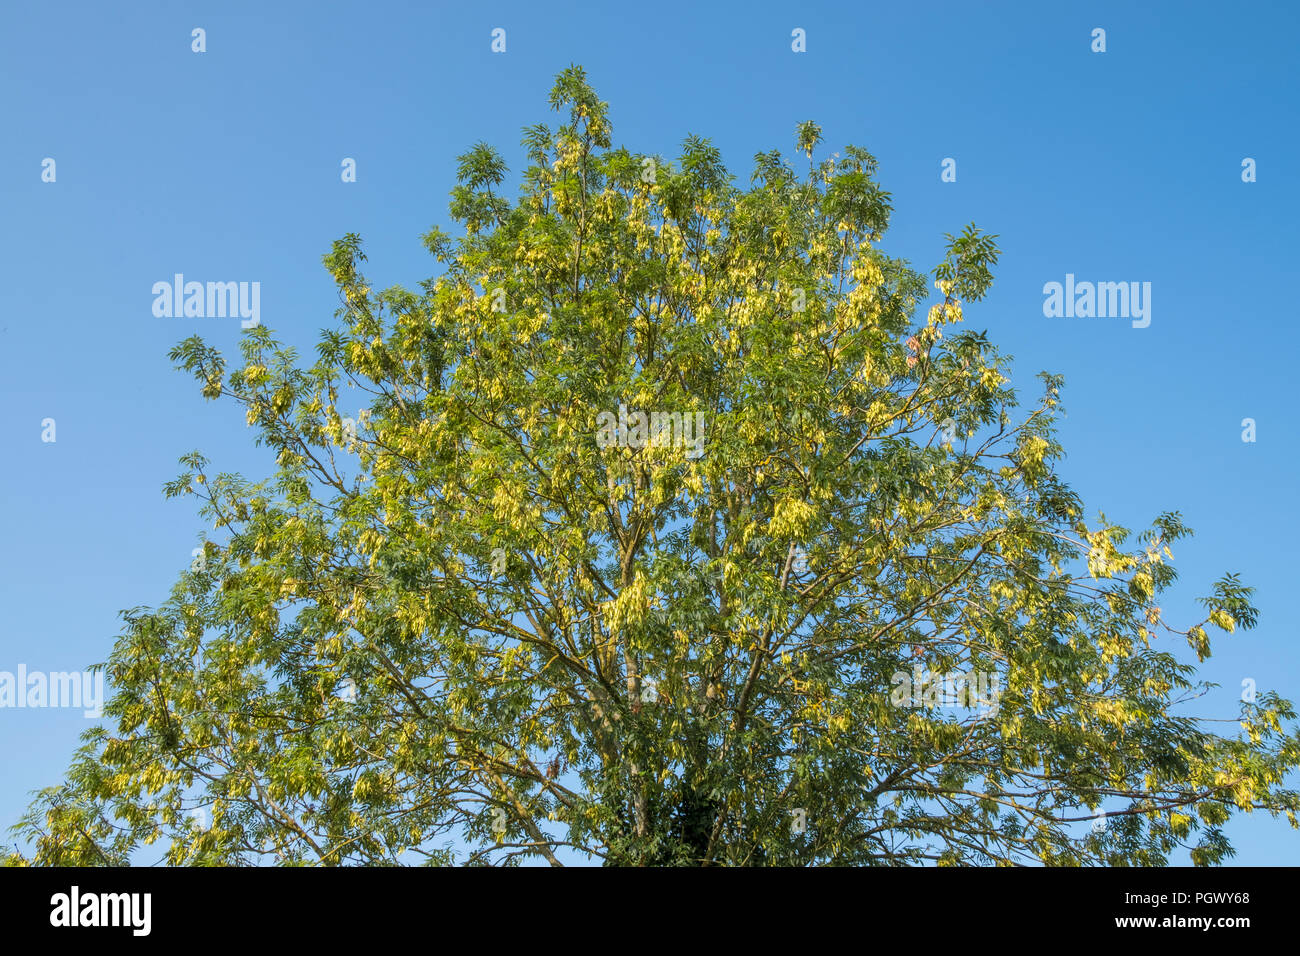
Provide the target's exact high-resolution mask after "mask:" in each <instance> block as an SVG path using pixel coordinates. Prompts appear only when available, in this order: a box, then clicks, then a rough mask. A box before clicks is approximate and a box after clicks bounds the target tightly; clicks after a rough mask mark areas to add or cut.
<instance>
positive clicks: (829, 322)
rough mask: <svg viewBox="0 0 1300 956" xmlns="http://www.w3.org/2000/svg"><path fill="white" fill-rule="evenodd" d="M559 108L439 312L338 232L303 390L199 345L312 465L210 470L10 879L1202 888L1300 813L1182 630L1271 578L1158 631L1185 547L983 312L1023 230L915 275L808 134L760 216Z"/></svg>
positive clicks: (587, 112)
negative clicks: (917, 870)
mask: <svg viewBox="0 0 1300 956" xmlns="http://www.w3.org/2000/svg"><path fill="white" fill-rule="evenodd" d="M550 105H551V107H552V108H553V109H554V110H555V111H557V113H558V114H559V117H560V120H562V123H560V125H558V128H556V129H555V130H552V129H550V128H549V127H548V126H546V125H542V124H539V125H536V126H533V127H529V128H527V129H526V130H525V131H524V138H523V148H524V152H525V153H526V157H527V163H528V165H527V168H526V169H525V170H524V171H523V173H522V176H521V177H519V181H518V184H517V186H518V189H517V197H516V198H515V199H513V200H511V199H510V198H508V196H507V195H506V190H504V189H503V184H504V183H506V180H507V176H508V170H507V166H506V163H505V161H504V160H503V158H502V156H501V154H500V153H499V152H498V151H497V150H496V149H494V148H493V147H491V146H489V145H487V144H483V143H480V144H478V145H475V146H474V147H472V148H471V149H470V150H469V151H468V152H467V153H466V154H465V155H463V156H461V157H460V160H459V166H458V170H457V179H458V185H456V187H455V188H454V189H453V191H452V194H451V204H450V212H451V216H452V218H453V219H454V220H455V221H456V222H458V223H459V224H460V225H461V226H462V227H463V234H462V235H460V236H458V237H452V236H451V235H449V234H448V233H446V232H443V231H442V230H440V229H437V228H435V229H433V230H432V231H430V232H429V233H428V235H427V236H425V239H424V241H425V244H426V246H427V248H428V250H429V251H430V253H432V255H433V256H434V257H435V259H436V260H437V262H438V263H439V264H440V270H439V274H438V276H437V277H436V278H433V279H430V280H428V281H425V282H423V283H421V284H420V286H419V288H418V291H412V290H408V289H406V288H402V287H394V288H390V289H385V290H382V291H376V290H375V289H373V288H372V287H371V286H370V285H369V284H368V282H367V280H366V278H365V276H364V274H363V272H362V268H363V264H364V263H365V261H366V257H365V255H364V253H363V251H362V246H361V241H360V239H359V237H358V236H356V235H348V236H346V237H344V238H343V239H340V240H338V241H337V242H335V243H334V245H333V249H332V251H331V252H330V253H329V254H328V255H326V256H325V257H324V262H325V265H326V267H327V268H328V270H329V272H330V274H331V275H332V276H333V278H334V281H335V282H336V283H337V286H338V289H339V292H340V296H341V300H342V306H341V309H340V311H339V313H338V316H337V318H338V319H339V321H338V323H336V326H335V327H333V328H331V329H327V330H325V331H323V332H322V333H321V335H320V340H319V346H318V355H317V358H316V360H315V362H314V364H311V365H310V366H308V365H306V364H305V363H303V362H302V361H300V359H299V356H298V355H297V354H296V353H295V351H294V350H293V349H292V348H289V347H287V346H284V345H283V344H281V343H279V342H277V340H276V339H275V338H273V333H272V332H271V330H269V329H268V328H267V327H266V326H264V325H263V326H259V327H256V328H252V329H249V330H247V331H246V332H244V333H243V335H242V338H241V349H242V353H243V354H242V364H241V365H240V366H239V367H237V368H231V369H228V368H227V366H226V362H225V359H224V358H223V356H222V355H221V354H220V353H219V352H218V351H217V350H215V349H214V348H211V347H209V346H208V345H206V344H205V343H204V342H203V341H202V340H201V339H200V338H198V337H193V338H190V339H187V340H186V341H184V342H182V343H181V344H180V345H179V346H178V347H177V348H176V349H175V350H174V352H173V353H172V358H173V360H174V361H175V362H176V363H177V364H178V366H179V367H181V368H183V369H184V370H186V371H188V372H190V373H192V374H193V375H194V376H195V378H196V379H197V381H198V383H199V385H200V387H201V391H202V394H203V395H204V396H205V397H206V398H208V399H212V400H219V401H225V402H231V403H235V404H237V405H239V406H242V409H243V411H244V412H245V414H246V416H247V421H248V423H249V424H250V425H252V426H255V427H256V430H257V435H258V441H259V442H260V443H262V444H264V445H266V446H268V447H269V448H271V449H273V450H274V451H275V452H276V455H277V458H276V461H277V470H276V471H275V473H274V474H273V475H270V476H268V477H266V478H264V479H263V480H258V481H251V480H247V479H245V478H244V477H242V476H240V475H237V474H230V473H225V472H220V471H216V472H214V471H213V470H210V469H209V463H208V461H207V460H206V459H205V458H204V457H203V456H202V455H200V454H199V453H198V452H194V453H192V454H189V455H187V456H185V457H184V458H182V463H183V464H184V466H185V467H184V471H183V473H182V474H181V475H180V476H179V477H177V478H176V480H175V481H172V482H171V483H169V484H168V485H167V486H166V494H167V495H168V496H172V497H183V496H193V497H194V498H195V499H197V500H198V510H199V513H200V514H201V515H202V516H203V517H204V518H205V519H207V520H208V521H210V522H212V523H213V526H214V530H213V531H212V533H211V536H210V537H209V539H208V540H207V541H206V542H205V543H204V545H203V551H202V553H201V554H200V555H199V556H198V558H196V560H195V562H194V563H193V565H191V566H190V567H189V568H187V569H185V570H184V571H183V572H182V573H181V574H180V576H179V580H178V581H177V583H176V584H175V586H174V588H173V590H172V592H171V595H170V597H169V599H168V600H166V601H165V602H164V603H162V604H161V605H160V606H158V607H156V608H136V609H134V610H131V611H129V612H124V614H123V617H124V622H125V623H124V628H123V632H122V634H121V636H120V638H119V639H118V642H117V644H116V646H115V648H114V649H113V651H112V654H111V657H110V658H109V660H108V661H107V662H106V664H105V667H106V669H107V673H108V676H109V681H110V685H111V687H112V688H113V694H112V697H111V699H110V700H109V702H108V703H107V705H106V707H105V713H106V716H107V717H108V718H109V720H108V725H107V726H105V727H99V728H95V729H93V730H91V731H88V732H87V734H86V735H85V740H84V744H83V746H82V747H81V748H80V750H79V751H78V753H77V755H76V757H75V759H74V761H73V763H72V765H71V768H70V769H69V771H68V774H67V777H66V780H64V781H63V782H62V784H61V785H59V786H57V787H53V788H51V789H49V790H46V791H42V792H41V793H40V794H39V795H38V796H37V798H36V800H35V802H34V803H33V804H32V807H31V810H30V812H29V813H28V815H27V816H26V818H25V819H24V820H23V821H22V822H21V824H20V825H19V826H18V827H17V828H16V831H17V833H18V834H20V835H21V836H22V837H23V838H24V839H26V840H27V841H28V843H29V849H28V850H26V851H25V852H22V851H20V852H16V853H14V854H13V855H11V856H10V857H9V860H8V862H10V863H11V864H19V865H21V864H29V863H30V864H38V865H48V864H62V865H100V864H120V863H125V862H127V861H129V860H131V859H133V858H134V857H135V855H136V854H137V853H138V852H142V850H141V848H142V847H144V846H146V845H148V844H153V843H156V842H160V841H161V842H160V846H161V847H165V848H166V849H165V859H166V860H167V861H168V862H170V863H173V864H213V863H216V864H244V863H263V862H275V863H282V864H310V865H347V864H353V865H355V864H369V865H387V864H400V863H432V864H448V863H497V864H500V863H518V862H521V861H524V860H527V859H529V858H541V859H544V860H546V861H549V862H551V863H556V864H559V863H564V862H578V863H582V862H587V861H593V862H604V863H607V864H622V865H628V864H650V865H698V864H709V865H757V864H766V865H807V864H835V865H908V864H932V863H938V864H984V865H987V864H1020V863H1043V864H1049V865H1071V864H1109V865H1117V864H1142V865H1157V864H1162V863H1164V862H1166V861H1168V860H1170V859H1172V858H1174V855H1176V854H1179V853H1181V852H1183V851H1184V850H1190V854H1191V859H1192V860H1193V861H1194V862H1195V863H1198V864H1212V863H1216V862H1219V861H1221V860H1223V859H1224V858H1225V857H1226V856H1227V855H1229V854H1230V853H1231V852H1232V850H1231V847H1230V845H1229V842H1228V840H1227V839H1226V837H1225V836H1224V832H1223V824H1224V823H1225V822H1226V821H1227V820H1228V819H1229V818H1230V816H1231V815H1232V814H1233V813H1234V812H1237V811H1243V810H1244V811H1249V810H1253V809H1263V810H1266V811H1268V812H1270V813H1273V814H1274V815H1278V814H1283V815H1285V817H1286V818H1287V819H1288V820H1289V821H1290V822H1291V824H1292V826H1294V825H1295V824H1296V819H1295V815H1294V811H1295V810H1296V808H1297V803H1298V797H1297V794H1296V793H1295V792H1293V791H1291V790H1289V789H1286V787H1285V779H1284V778H1285V776H1286V775H1287V773H1288V772H1289V771H1290V770H1291V769H1293V768H1294V767H1296V765H1297V763H1298V762H1300V737H1298V736H1297V731H1296V729H1295V726H1294V723H1293V722H1294V719H1295V714H1294V712H1293V710H1292V707H1291V704H1290V703H1289V702H1288V701H1286V700H1283V699H1280V698H1279V697H1278V696H1277V695H1276V694H1273V693H1261V694H1259V696H1258V697H1257V698H1256V699H1254V700H1252V701H1243V702H1242V704H1241V714H1240V730H1239V732H1236V731H1233V733H1232V735H1229V736H1224V735H1222V733H1221V732H1220V731H1216V730H1215V729H1213V728H1212V727H1211V726H1210V725H1209V724H1208V723H1207V721H1205V720H1203V719H1200V718H1198V717H1197V716H1195V715H1193V714H1190V713H1188V712H1187V707H1188V701H1189V700H1191V699H1192V698H1194V697H1195V696H1196V695H1197V694H1198V692H1199V691H1200V690H1201V689H1202V687H1203V685H1202V683H1200V682H1199V681H1198V679H1197V676H1196V668H1195V666H1194V665H1192V664H1191V663H1189V662H1187V661H1183V660H1181V659H1180V656H1179V654H1176V653H1175V648H1174V647H1173V646H1171V642H1170V640H1169V638H1170V637H1174V638H1177V639H1179V641H1181V640H1183V639H1185V640H1186V642H1187V644H1188V645H1190V648H1191V649H1192V650H1193V651H1194V652H1195V654H1196V656H1197V657H1198V659H1200V660H1204V659H1205V657H1206V656H1207V655H1208V654H1209V653H1210V637H1209V634H1210V632H1211V631H1212V630H1218V631H1222V632H1232V631H1234V630H1235V629H1237V628H1241V629H1249V628H1251V627H1253V626H1254V625H1255V623H1256V611H1255V609H1254V607H1253V606H1252V604H1251V589H1250V588H1248V587H1246V586H1244V585H1243V584H1242V583H1240V581H1239V580H1238V578H1237V577H1236V576H1235V575H1227V576H1225V577H1224V578H1222V579H1221V580H1220V581H1218V582H1217V583H1215V584H1214V585H1213V586H1212V587H1211V588H1210V590H1209V594H1208V596H1207V597H1205V598H1204V600H1203V602H1202V603H1203V604H1204V607H1205V616H1204V620H1202V621H1200V622H1197V623H1187V624H1186V626H1185V627H1184V628H1183V629H1180V628H1178V627H1176V626H1175V625H1174V624H1172V623H1170V622H1167V621H1166V620H1165V615H1164V613H1163V612H1162V609H1161V596H1162V594H1163V593H1165V592H1166V590H1167V589H1168V588H1169V587H1170V586H1171V585H1172V584H1173V582H1174V581H1175V570H1174V568H1173V566H1172V559H1173V554H1172V551H1171V548H1172V546H1173V545H1174V543H1175V542H1176V541H1178V540H1179V539H1180V538H1183V537H1184V536H1185V535H1187V534H1188V533H1189V532H1188V529H1187V528H1185V527H1184V526H1183V523H1182V521H1181V519H1180V517H1179V515H1178V514H1177V513H1176V512H1170V513H1166V514H1162V515H1160V516H1158V517H1157V518H1156V519H1155V520H1154V522H1153V523H1152V526H1151V528H1150V529H1148V530H1146V531H1145V532H1143V533H1141V534H1137V535H1133V534H1131V533H1130V532H1129V531H1127V530H1126V529H1124V528H1121V527H1117V526H1115V525H1113V524H1111V523H1109V522H1107V521H1106V519H1105V518H1104V517H1098V518H1097V519H1095V520H1092V519H1087V518H1085V516H1084V507H1083V504H1082V502H1081V501H1080V499H1079V497H1078V496H1077V495H1076V494H1075V493H1074V492H1072V491H1071V490H1070V488H1069V487H1068V486H1067V485H1066V484H1065V482H1064V481H1063V480H1062V479H1061V478H1060V477H1059V476H1058V473H1057V463H1058V460H1059V458H1060V456H1061V454H1062V449H1061V446H1060V445H1059V443H1058V442H1057V440H1056V438H1055V437H1054V435H1055V432H1054V427H1055V420H1056V417H1057V415H1058V414H1059V412H1060V392H1061V388H1062V382H1061V380H1060V379H1059V378H1058V377H1056V376H1053V375H1048V374H1044V375H1042V376H1040V379H1041V386H1042V387H1041V394H1040V395H1039V397H1037V398H1036V399H1035V400H1034V401H1033V402H1031V403H1029V404H1028V405H1025V406H1021V405H1020V404H1019V401H1018V395H1017V392H1016V390H1015V389H1013V388H1012V387H1011V384H1010V367H1009V362H1008V360H1007V359H1006V357H1004V356H1002V355H1000V354H999V352H998V351H997V350H996V349H995V347H994V346H993V345H992V344H991V343H990V342H989V341H988V339H987V338H986V336H985V335H984V334H982V333H980V332H976V331H973V330H971V329H963V328H962V323H963V316H964V313H966V312H969V311H971V310H972V305H973V304H974V303H977V302H978V301H980V300H981V298H982V297H983V296H984V295H985V293H986V292H987V290H988V288H989V287H990V284H991V282H992V281H993V276H992V268H993V267H994V266H995V265H996V263H997V259H998V249H997V245H996V242H995V240H996V237H995V236H991V235H988V234H986V233H984V232H981V231H980V230H979V229H977V228H975V227H974V226H971V227H967V228H966V229H965V230H963V231H961V232H960V233H959V234H957V235H954V236H949V237H948V245H947V252H946V255H945V257H944V259H943V261H942V262H941V263H940V264H939V265H938V266H937V267H936V268H935V269H934V270H933V273H931V274H929V275H927V274H925V273H922V272H918V271H916V270H915V269H914V268H913V267H912V266H911V265H909V264H908V263H907V262H906V261H903V260H901V259H897V258H891V257H890V256H888V255H887V254H886V253H885V252H884V251H882V248H881V242H882V239H883V236H884V234H885V231H886V229H887V227H888V224H889V218H890V213H891V197H890V195H889V193H887V192H886V191H884V190H883V189H882V188H881V186H880V184H879V183H878V181H877V172H878V171H877V163H876V160H875V158H874V157H873V156H872V155H871V154H870V153H869V152H867V151H866V150H865V149H862V148H859V147H856V146H847V147H844V148H843V150H842V154H841V153H834V154H831V155H830V156H820V155H819V154H820V153H821V152H823V150H822V149H821V147H822V144H821V131H820V129H819V127H818V126H817V125H816V124H814V123H811V122H809V123H804V124H801V125H800V126H799V127H798V129H797V130H796V150H795V153H794V155H793V156H791V157H787V156H784V155H782V154H781V153H780V152H778V151H775V150H773V151H771V152H767V153H760V154H758V155H757V156H756V157H755V159H754V169H753V173H752V176H751V177H750V180H749V183H748V184H747V185H738V184H737V182H736V180H735V177H734V176H732V175H731V174H730V173H728V171H727V169H726V168H725V167H724V165H723V162H722V158H721V156H720V153H719V151H718V149H717V148H715V147H714V146H713V145H712V144H711V143H710V142H709V140H707V139H704V138H701V137H698V136H688V137H687V138H686V139H685V141H684V142H683V144H682V147H681V151H680V155H679V156H678V157H677V158H676V159H671V160H670V159H667V158H664V157H661V156H657V155H641V154H638V153H635V152H631V151H629V150H627V149H624V148H616V147H614V146H613V145H612V144H611V126H610V122H609V118H608V109H607V104H605V103H604V102H602V101H600V100H599V98H598V97H597V96H596V94H595V93H594V92H593V90H592V89H591V87H590V86H589V85H588V83H587V80H586V77H585V75H584V72H583V71H582V70H581V69H580V68H578V67H570V68H569V69H566V70H564V71H563V72H562V73H561V74H560V75H559V76H558V78H557V80H556V83H555V86H554V89H553V90H552V91H551V95H550ZM936 287H937V290H938V293H939V295H938V296H937V297H935V301H934V304H933V305H930V306H928V307H927V305H926V303H927V302H929V301H930V299H931V297H932V291H931V290H932V288H936ZM1036 394H1037V390H1036ZM358 401H360V403H361V404H362V405H363V406H364V408H363V410H362V413H361V414H360V415H358V416H355V417H353V412H352V410H353V409H355V408H356V407H357V404H358ZM1182 656H1183V657H1190V654H1188V653H1186V652H1184V653H1183V654H1182ZM195 811H199V812H195ZM1103 811H1104V813H1105V816H1104V817H1102V816H1101V813H1102V812H1103ZM1103 820H1104V823H1105V825H1104V826H1101V825H1096V821H1103Z"/></svg>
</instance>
